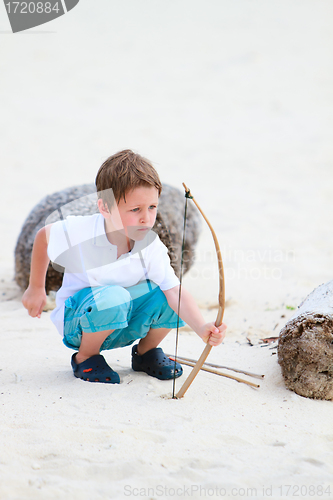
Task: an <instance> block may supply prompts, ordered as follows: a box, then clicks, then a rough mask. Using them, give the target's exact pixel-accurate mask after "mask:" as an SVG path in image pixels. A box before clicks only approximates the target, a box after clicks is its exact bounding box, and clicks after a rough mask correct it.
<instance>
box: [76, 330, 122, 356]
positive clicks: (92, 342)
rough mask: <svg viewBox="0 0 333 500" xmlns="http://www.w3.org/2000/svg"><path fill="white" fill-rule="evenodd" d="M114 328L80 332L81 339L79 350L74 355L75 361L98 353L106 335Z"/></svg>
mask: <svg viewBox="0 0 333 500" xmlns="http://www.w3.org/2000/svg"><path fill="white" fill-rule="evenodd" d="M112 332H114V330H103V331H102V332H93V333H87V332H83V333H82V341H81V345H80V348H79V352H78V353H77V354H76V356H75V363H77V364H80V363H83V361H85V360H86V359H88V358H91V356H95V355H96V354H99V352H100V348H101V345H102V344H103V342H104V340H105V339H106V337H108V336H109V335H110V334H111V333H112Z"/></svg>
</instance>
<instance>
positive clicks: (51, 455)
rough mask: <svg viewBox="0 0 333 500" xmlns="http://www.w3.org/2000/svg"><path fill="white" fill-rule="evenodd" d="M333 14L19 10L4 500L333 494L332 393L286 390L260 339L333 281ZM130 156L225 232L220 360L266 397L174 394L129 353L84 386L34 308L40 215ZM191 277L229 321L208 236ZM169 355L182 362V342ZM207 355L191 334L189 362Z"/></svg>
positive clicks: (9, 150) (296, 0)
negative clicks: (24, 19)
mask: <svg viewBox="0 0 333 500" xmlns="http://www.w3.org/2000/svg"><path fill="white" fill-rule="evenodd" d="M332 10H333V8H332V3H331V2H330V1H325V0H317V1H316V2H314V1H310V0H303V1H300V0H270V1H267V0H262V1H259V0H254V1H248V0H239V1H237V2H232V1H227V0H214V1H213V0H208V1H207V2H203V1H201V2H199V1H189V0H188V1H184V0H178V1H177V2H175V1H173V2H165V1H164V2H162V1H161V0H158V1H156V0H155V1H147V0H140V1H137V0H127V1H126V2H114V1H110V0H99V1H98V2H87V1H84V0H81V2H80V3H79V5H78V6H77V7H76V8H75V9H73V10H72V11H71V12H70V13H68V14H67V15H65V16H63V17H61V18H59V19H58V20H56V21H53V22H52V23H50V24H47V25H44V26H41V27H39V28H35V29H34V30H30V31H28V32H26V33H21V34H17V35H12V34H10V32H9V30H10V28H9V23H8V20H7V18H6V13H5V10H4V7H0V40H1V42H2V44H1V47H2V51H1V60H0V64H1V78H0V100H1V115H0V116H1V121H0V136H1V147H0V165H1V172H2V189H1V197H0V204H1V205H0V206H1V211H0V224H1V234H2V240H1V242H2V245H1V254H0V270H1V280H0V299H1V302H0V318H1V325H2V328H1V364H0V370H1V371H0V386H1V391H0V397H1V400H0V402H1V405H0V408H1V425H0V432H1V438H0V499H1V500H6V499H10V500H14V499H15V500H23V499H24V500H25V499H33V500H39V499H42V500H49V499H65V500H67V499H70V500H76V499H77V500H79V499H80V500H81V499H83V500H85V499H86V500H88V499H89V500H91V499H93V500H99V499H109V498H117V499H121V498H127V497H129V498H137V497H139V498H154V499H157V498H168V497H169V498H191V497H192V498H221V497H224V496H225V497H229V498H250V499H254V498H291V497H293V498H294V497H302V498H322V499H323V498H325V499H328V498H332V496H333V480H332V472H333V470H332V469H333V467H332V465H333V428H332V416H333V409H332V408H333V407H332V402H329V401H313V400H310V399H306V398H302V397H300V396H297V395H296V394H294V393H293V392H290V391H288V390H286V388H285V386H284V383H283V380H282V377H281V373H280V368H279V365H278V364H277V356H276V350H275V349H270V347H269V346H268V347H262V345H261V344H260V343H258V339H260V338H263V337H269V336H274V335H277V334H278V332H279V330H280V328H281V327H282V326H283V324H284V323H285V322H286V321H287V319H288V317H290V316H291V314H292V313H293V312H292V310H290V309H288V307H296V306H297V305H298V304H299V303H300V301H301V300H302V299H303V298H304V296H305V295H307V294H308V293H309V292H310V291H311V290H312V289H313V288H314V287H316V286H317V285H319V284H321V283H323V282H325V281H328V280H330V279H332V265H333V252H332V248H333V232H332V213H333V198H332V187H333V170H332V159H333V158H332V147H331V137H332V124H333V117H332V110H333V103H332V86H333V81H332V80H333V69H332V64H333V63H332V60H333V59H332V42H333V35H332V28H331V26H332ZM124 147H130V148H133V149H135V150H137V151H139V152H141V153H142V154H144V155H146V156H147V157H149V158H151V159H152V160H153V162H155V165H156V167H157V169H158V170H159V172H160V174H161V178H162V180H163V181H164V182H168V183H170V184H173V185H175V186H179V187H181V182H182V181H185V182H186V183H187V184H188V185H189V186H190V188H191V190H192V193H193V194H194V195H195V197H196V199H197V201H198V202H199V203H200V205H201V206H202V208H203V210H204V211H205V212H206V214H207V216H208V217H209V219H210V221H211V223H212V224H213V226H214V228H215V229H216V232H217V235H218V238H219V240H220V244H221V248H222V250H223V256H224V263H225V272H226V290H227V299H228V303H227V306H228V307H227V309H226V313H225V321H226V323H227V324H228V326H229V329H228V337H227V339H226V340H225V342H224V345H223V346H221V347H220V348H217V349H214V350H213V351H212V353H211V355H210V358H209V359H210V361H211V362H217V363H220V364H227V365H229V366H238V367H241V368H243V369H248V370H252V371H255V372H258V373H264V374H265V379H264V381H263V382H262V383H261V387H260V389H252V388H250V387H248V386H246V385H244V384H238V383H237V382H234V381H232V380H228V379H225V378H221V377H218V376H216V375H213V374H207V373H203V372H201V373H200V374H199V376H198V377H197V379H196V380H195V382H194V383H193V385H192V386H191V388H190V389H189V391H188V392H187V393H186V395H185V397H184V398H183V399H182V400H172V399H169V397H170V395H171V391H172V382H160V381H158V380H155V379H152V378H149V377H148V376H146V375H145V374H137V373H134V372H132V371H131V369H130V348H126V349H122V350H119V351H115V352H108V353H106V358H107V359H108V361H109V362H110V364H111V365H112V366H113V367H114V368H115V369H116V370H117V371H118V372H119V374H120V376H121V381H122V383H121V384H120V385H119V386H109V385H104V384H89V383H84V382H82V381H79V380H77V379H75V378H74V377H73V375H72V372H71V368H70V355H71V352H70V351H69V350H68V349H66V348H65V347H64V346H63V345H62V343H61V339H60V337H59V336H58V334H57V333H56V331H55V328H54V327H53V325H52V323H51V322H50V319H49V313H44V314H43V315H42V318H41V319H40V320H37V319H32V318H30V317H29V316H28V315H27V313H26V311H25V310H24V309H23V307H22V305H21V302H20V298H21V292H20V291H19V290H18V288H17V287H16V285H15V283H14V282H13V273H14V264H13V250H14V247H15V243H16V239H17V237H18V234H19V232H20V229H21V226H22V224H23V221H24V219H25V217H26V216H27V214H28V213H29V211H30V210H31V208H32V207H33V206H34V205H35V204H36V203H38V202H39V201H40V199H41V198H43V197H44V196H45V195H46V194H48V193H52V192H54V191H56V190H58V189H61V188H65V187H68V186H70V185H73V184H80V183H85V182H91V181H92V180H93V179H94V175H95V173H96V170H97V168H98V167H99V165H100V164H101V162H102V161H103V160H104V159H105V157H106V156H108V155H109V154H112V153H113V152H115V151H117V150H119V149H122V148H124ZM184 284H185V286H187V288H188V289H189V290H190V291H191V292H192V293H193V295H194V296H195V297H196V298H197V300H198V302H199V304H200V306H201V307H202V310H203V313H204V316H205V317H207V320H213V319H215V315H216V309H213V310H208V309H207V308H208V307H210V306H214V305H215V304H216V302H217V299H216V297H217V271H216V263H215V256H214V248H213V242H212V239H211V236H210V234H209V232H208V230H207V229H206V228H204V230H203V233H202V238H201V240H200V243H199V246H198V259H197V263H196V265H195V267H194V268H193V269H192V271H191V273H190V276H187V277H185V280H184ZM246 337H250V338H252V339H253V342H254V344H255V345H254V346H253V347H251V346H250V345H249V344H248V342H247V340H246ZM162 346H163V347H164V349H165V350H166V351H168V352H173V350H174V335H173V334H170V336H169V337H168V338H167V339H166V340H165V341H164V342H163V345H162ZM203 347H204V346H203V344H202V343H201V342H200V340H199V339H198V338H197V337H196V335H195V334H193V332H192V333H191V332H183V333H182V334H181V338H180V345H179V354H180V355H184V356H188V357H197V356H199V355H200V353H201V351H202V349H203ZM184 370H185V373H186V374H187V373H189V371H190V368H187V367H185V368H184ZM182 378H183V379H184V378H185V377H182ZM180 385H181V380H178V382H177V388H179V387H180ZM286 485H292V488H290V489H288V487H287V486H286ZM329 486H330V495H329V490H328V489H327V488H328V487H329ZM323 487H324V490H325V491H326V493H323V490H322V489H321V488H323ZM322 493H323V494H322Z"/></svg>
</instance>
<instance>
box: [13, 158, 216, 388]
mask: <svg viewBox="0 0 333 500" xmlns="http://www.w3.org/2000/svg"><path fill="white" fill-rule="evenodd" d="M96 188H97V196H98V202H97V203H98V209H99V213H97V214H94V215H89V216H68V217H67V218H66V219H64V220H59V221H58V222H55V223H53V224H49V225H46V226H45V227H43V228H42V229H40V230H39V231H38V233H37V235H36V238H35V242H34V246H33V251H32V258H31V272H30V281H29V287H28V288H27V290H26V291H25V293H24V295H23V298H22V302H23V305H24V307H25V308H26V309H27V310H28V312H29V314H30V316H32V317H40V316H41V313H42V310H43V308H44V306H45V303H46V292H45V277H46V272H47V268H48V265H49V262H50V260H51V261H52V262H53V263H54V264H56V265H58V266H61V267H62V268H64V277H63V283H62V287H61V288H60V289H59V291H58V292H57V299H56V303H57V306H56V309H55V310H54V311H53V312H52V314H51V319H52V321H53V322H54V324H55V325H56V327H57V329H58V331H59V332H60V334H61V335H62V336H63V342H64V344H65V345H66V346H67V347H69V348H72V349H74V350H76V351H77V352H75V353H74V354H73V356H72V362H71V364H72V368H73V372H74V375H75V376H76V377H78V378H81V379H83V380H87V381H89V382H105V383H111V384H116V383H119V382H120V379H119V375H118V374H117V373H116V372H115V371H114V370H112V368H111V367H110V366H109V365H108V364H107V362H106V360H105V359H104V357H103V356H102V355H101V354H100V352H101V351H102V350H105V349H116V348H118V347H124V346H128V345H130V344H133V343H134V342H135V341H136V340H139V342H138V343H137V344H135V345H134V346H133V348H132V368H133V370H135V371H141V372H146V373H147V374H148V375H151V376H152V377H156V378H158V379H162V380H163V379H171V378H173V377H174V376H176V377H179V376H180V375H181V374H182V367H181V365H180V364H179V363H177V364H176V366H175V363H174V362H173V361H171V360H170V359H169V358H168V357H166V356H165V354H164V352H163V350H162V349H161V348H160V347H158V345H159V344H160V342H161V341H162V340H163V339H164V337H165V336H166V335H167V334H168V333H169V331H170V330H171V329H173V328H175V327H176V326H177V322H179V326H183V325H184V324H185V323H184V322H186V323H187V324H188V325H189V326H190V327H191V328H192V329H193V330H194V331H195V332H196V333H197V334H198V335H199V337H201V338H202V340H203V341H204V342H206V343H207V342H208V343H209V344H210V345H212V346H217V345H219V344H220V343H221V342H222V340H223V338H224V336H225V330H226V325H224V324H222V325H221V326H220V327H218V328H217V327H216V326H215V325H214V323H205V321H204V319H203V317H202V315H201V313H200V310H199V308H198V306H197V304H196V302H195V300H194V299H193V297H192V296H191V295H190V293H189V292H187V291H186V290H185V289H184V288H183V289H182V296H181V306H180V309H179V316H180V318H181V319H180V318H178V316H177V314H178V298H179V280H178V278H177V276H176V275H175V273H174V271H173V269H172V267H171V265H170V260H169V257H168V251H167V248H166V247H165V245H163V243H162V242H161V241H160V239H159V238H158V236H157V235H156V234H155V233H154V232H153V231H152V227H153V225H154V223H155V219H156V213H157V206H158V199H159V195H160V193H161V189H162V185H161V182H160V179H159V177H158V174H157V172H156V171H155V169H154V168H153V166H152V165H151V163H150V162H149V161H148V160H146V159H145V158H143V157H141V156H140V155H138V154H135V153H133V152H132V151H130V150H125V151H121V152H119V153H117V154H115V155H113V156H111V157H109V158H108V159H107V160H106V161H105V162H104V163H103V165H102V166H101V167H100V169H99V171H98V173H97V176H96ZM170 203H172V200H170ZM175 371H176V372H175Z"/></svg>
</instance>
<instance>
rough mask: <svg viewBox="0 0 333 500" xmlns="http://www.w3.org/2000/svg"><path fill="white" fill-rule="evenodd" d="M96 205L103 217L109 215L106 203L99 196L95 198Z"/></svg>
mask: <svg viewBox="0 0 333 500" xmlns="http://www.w3.org/2000/svg"><path fill="white" fill-rule="evenodd" d="M97 206H98V210H99V211H100V213H101V214H102V215H103V217H105V218H106V219H108V218H109V217H110V211H109V208H108V206H107V204H106V203H104V201H103V200H102V198H99V199H98V200H97Z"/></svg>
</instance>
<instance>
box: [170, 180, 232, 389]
mask: <svg viewBox="0 0 333 500" xmlns="http://www.w3.org/2000/svg"><path fill="white" fill-rule="evenodd" d="M183 186H184V188H185V191H186V196H187V197H188V198H191V199H192V200H193V202H194V203H195V205H196V207H197V208H198V210H199V212H200V213H201V215H202V216H203V218H204V219H205V221H206V222H207V224H208V227H209V229H210V231H211V233H212V236H213V239H214V243H215V249H216V254H217V261H218V266H219V278H220V279H219V282H220V286H219V299H218V300H219V310H218V313H217V318H216V321H215V326H217V327H219V326H221V324H222V320H223V314H224V309H225V284H224V270H223V262H222V255H221V250H220V245H219V242H218V240H217V237H216V234H215V231H214V229H213V228H212V225H211V224H210V222H209V220H208V219H207V217H206V216H205V214H204V213H203V211H202V210H201V208H200V206H199V205H198V203H197V202H196V201H195V199H194V198H193V196H192V195H191V191H190V190H189V188H188V187H187V186H186V185H185V184H184V182H183ZM211 348H212V346H211V345H209V344H208V343H207V345H206V347H205V348H204V350H203V352H202V354H201V356H200V358H199V359H198V361H197V362H196V364H195V366H194V367H193V370H192V371H191V373H190V374H189V376H188V377H187V379H186V380H185V382H184V384H183V385H182V387H181V388H180V390H179V391H178V392H177V394H176V398H182V397H183V396H184V394H185V392H186V391H187V389H188V388H189V387H190V385H191V384H192V382H193V380H194V379H195V377H196V376H197V374H198V372H199V370H200V369H201V367H202V365H203V364H204V362H205V361H206V359H207V357H208V355H209V353H210V350H211Z"/></svg>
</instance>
